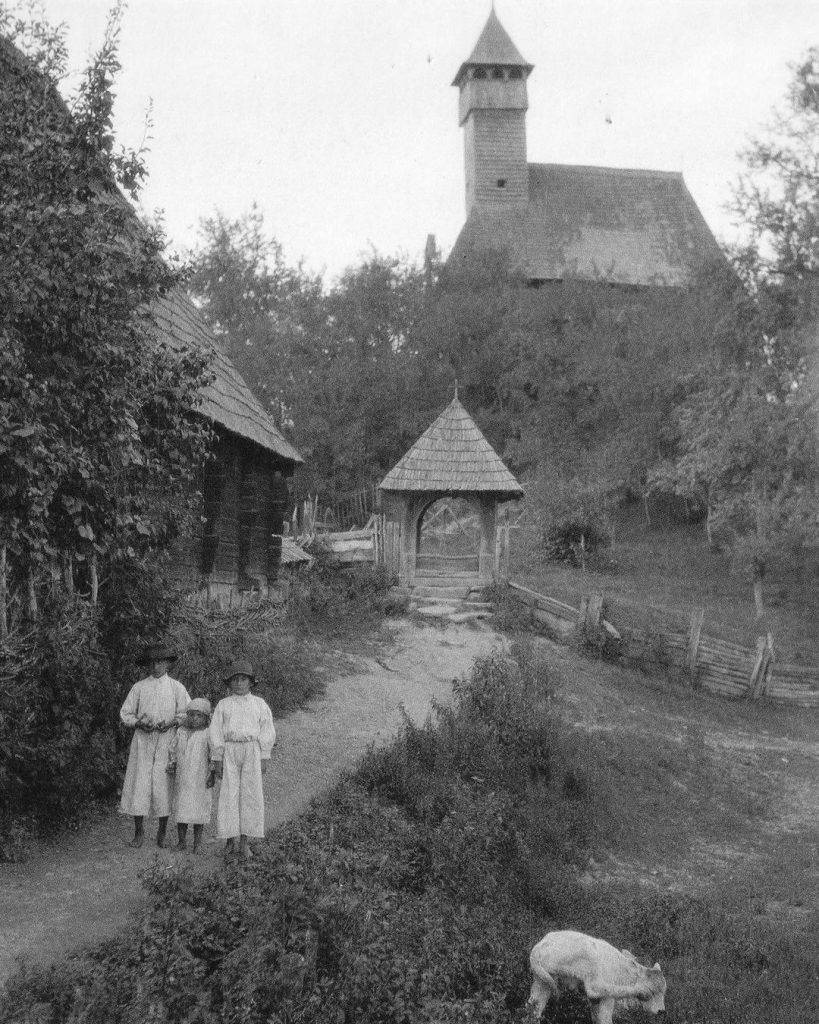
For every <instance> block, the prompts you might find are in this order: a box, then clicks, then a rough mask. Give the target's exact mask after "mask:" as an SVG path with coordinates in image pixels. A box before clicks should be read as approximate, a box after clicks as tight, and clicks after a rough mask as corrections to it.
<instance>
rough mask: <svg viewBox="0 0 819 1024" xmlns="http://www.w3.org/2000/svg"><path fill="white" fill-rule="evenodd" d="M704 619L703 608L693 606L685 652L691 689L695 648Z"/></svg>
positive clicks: (695, 666) (694, 681)
mask: <svg viewBox="0 0 819 1024" xmlns="http://www.w3.org/2000/svg"><path fill="white" fill-rule="evenodd" d="M704 619H705V609H704V608H694V610H693V611H692V612H691V622H690V623H689V626H688V650H687V653H686V666H687V668H688V681H689V683H690V684H691V688H692V689H693V688H694V685H695V684H696V681H697V650H698V648H699V646H700V634H701V633H702V623H703V620H704Z"/></svg>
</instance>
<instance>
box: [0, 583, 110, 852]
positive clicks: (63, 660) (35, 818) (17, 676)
mask: <svg viewBox="0 0 819 1024" xmlns="http://www.w3.org/2000/svg"><path fill="white" fill-rule="evenodd" d="M115 706H117V695H116V693H115V691H114V684H113V681H112V676H111V668H110V663H109V661H108V657H107V655H106V653H105V651H104V650H102V649H101V648H100V646H99V643H98V618H97V615H96V613H95V612H94V610H93V609H91V608H89V607H88V606H86V605H82V604H81V605H78V606H74V605H73V603H72V604H69V603H67V602H65V601H64V600H62V599H60V598H54V597H52V598H50V599H49V600H48V601H47V602H46V604H45V606H44V607H43V610H42V619H41V623H40V626H39V628H38V629H37V630H32V631H31V632H29V633H27V634H24V635H22V636H19V635H18V636H17V637H16V638H15V639H14V641H13V642H12V643H10V644H9V645H7V646H6V647H5V648H4V651H3V653H2V655H0V852H1V853H2V854H3V857H4V858H9V859H12V858H14V859H19V858H20V857H21V856H22V855H23V854H24V852H25V845H26V843H25V839H26V835H27V834H29V835H31V834H33V833H34V831H35V830H36V829H37V828H40V829H43V830H44V831H46V832H49V831H53V830H54V829H56V828H58V827H60V826H62V825H63V824H65V822H66V821H69V820H71V819H72V818H73V817H74V816H75V815H76V814H77V812H78V811H79V810H80V809H81V808H82V806H83V804H84V803H85V802H87V801H88V800H89V799H95V798H98V797H101V796H103V795H105V794H107V793H110V792H111V791H112V790H113V788H114V787H115V785H116V782H117V779H118V776H119V771H120V763H119V760H118V758H117V756H116V741H115V729H114V721H113V715H114V708H115Z"/></svg>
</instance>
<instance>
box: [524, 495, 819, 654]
mask: <svg viewBox="0 0 819 1024" xmlns="http://www.w3.org/2000/svg"><path fill="white" fill-rule="evenodd" d="M651 516H652V520H651V524H650V525H649V524H648V523H647V522H646V520H645V516H644V513H643V509H642V506H627V507H625V508H622V509H619V510H618V511H617V513H616V515H615V517H614V518H615V531H614V536H615V544H614V548H613V550H612V549H607V550H606V552H605V554H604V555H603V556H601V557H600V558H595V557H591V558H589V559H588V560H587V563H586V569H585V570H582V569H580V568H576V567H574V566H573V565H571V564H569V563H565V562H550V561H548V560H547V559H546V558H545V557H541V558H538V557H537V556H538V553H539V552H540V551H542V549H541V548H538V547H537V546H536V547H532V545H531V544H524V543H523V542H522V541H521V542H516V541H515V539H513V542H512V578H513V579H514V580H516V581H517V582H520V583H523V584H524V585H525V586H528V587H531V588H532V589H533V590H538V591H541V592H542V593H545V594H549V595H550V596H551V597H555V598H557V599H558V600H560V601H565V602H566V603H567V604H570V605H572V606H573V607H575V608H577V607H579V605H580V598H581V597H582V596H583V594H589V593H591V592H595V591H596V592H599V593H602V594H603V596H604V598H605V601H606V608H607V611H608V614H609V616H610V618H611V621H612V622H614V624H615V625H623V626H629V625H631V626H638V627H640V628H642V629H649V630H651V629H656V630H662V629H665V630H668V629H672V630H676V631H678V632H682V633H686V632H687V631H688V623H689V615H690V611H691V608H692V606H702V607H703V608H704V609H705V622H704V626H703V630H704V632H705V633H708V634H710V635H712V636H715V637H721V638H723V639H725V640H730V641H733V642H734V643H738V644H742V645H743V646H746V647H750V648H753V647H754V645H755V634H756V626H755V617H756V612H755V608H754V603H753V594H752V589H751V584H750V581H749V580H748V579H746V578H745V577H744V576H743V574H742V573H740V572H737V571H736V570H735V568H734V567H732V565H731V562H730V560H729V558H728V557H727V556H725V555H723V554H720V553H719V552H716V551H711V550H709V548H708V544H707V539H706V536H705V530H704V528H703V526H702V524H688V523H680V522H677V521H675V520H674V518H673V517H672V516H670V515H669V514H667V513H664V511H663V509H662V508H661V507H657V508H654V507H652V510H651ZM516 553H517V554H518V556H519V557H518V558H516V557H515V556H516ZM816 573H817V567H816V566H815V565H811V564H808V563H807V562H805V563H804V564H800V565H798V566H794V567H790V568H789V569H787V570H785V569H783V568H777V567H776V566H774V567H772V570H771V572H770V574H769V578H768V579H767V580H766V585H765V591H766V600H767V603H768V606H769V619H770V622H771V626H772V629H773V633H774V637H775V640H776V645H777V656H778V657H779V658H780V659H781V660H782V661H789V662H802V663H806V664H816V663H819V646H818V645H817V632H816V620H817V615H818V614H819V607H817V598H816V595H817V592H819V589H818V588H817V575H816Z"/></svg>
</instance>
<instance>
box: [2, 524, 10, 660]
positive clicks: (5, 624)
mask: <svg viewBox="0 0 819 1024" xmlns="http://www.w3.org/2000/svg"><path fill="white" fill-rule="evenodd" d="M6 594H7V590H6V545H5V544H0V644H2V643H5V641H6V640H7V639H8V635H9V620H8V612H7V609H6Z"/></svg>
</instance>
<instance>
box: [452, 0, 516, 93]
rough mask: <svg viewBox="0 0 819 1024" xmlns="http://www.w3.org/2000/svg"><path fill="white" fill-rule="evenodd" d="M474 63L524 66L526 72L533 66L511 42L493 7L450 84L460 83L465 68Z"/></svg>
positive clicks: (472, 65)
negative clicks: (467, 55) (472, 46)
mask: <svg viewBox="0 0 819 1024" xmlns="http://www.w3.org/2000/svg"><path fill="white" fill-rule="evenodd" d="M476 64H479V65H481V64H493V65H496V66H497V65H501V66H505V67H519V68H525V69H526V72H527V74H528V72H530V71H531V70H532V67H533V65H532V64H529V63H528V62H527V61H526V60H525V59H524V57H523V56H522V54H521V52H520V50H519V49H518V48H517V46H515V44H514V43H513V42H512V40H511V38H510V37H509V33H508V32H507V31H506V29H505V28H504V27H503V25H501V23H500V21H499V19H498V16H497V14H495V8H494V7H493V8H492V10H491V11H490V12H489V17H488V18H487V19H486V24H485V25H484V27H483V31H482V32H481V34H480V36H479V37H478V41H477V43H475V47H474V49H473V50H472V53H471V54H470V55H469V57H467V59H466V60H465V61H464V62H463V64H461V66H460V68H459V70H458V74H457V75H456V76H455V80H454V81H453V83H452V84H453V85H458V84H460V81H461V78H462V76H463V73H464V71H465V69H466V68H468V67H474V65H476Z"/></svg>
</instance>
